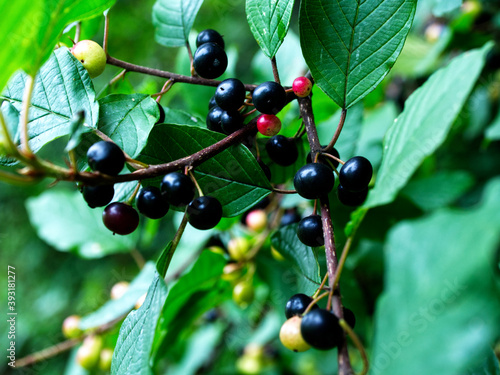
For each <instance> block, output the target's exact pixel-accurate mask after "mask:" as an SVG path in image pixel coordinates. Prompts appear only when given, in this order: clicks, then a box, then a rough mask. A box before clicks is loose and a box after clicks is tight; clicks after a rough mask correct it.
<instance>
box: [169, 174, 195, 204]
mask: <svg viewBox="0 0 500 375" xmlns="http://www.w3.org/2000/svg"><path fill="white" fill-rule="evenodd" d="M161 192H162V194H163V196H164V197H165V199H166V200H167V202H168V203H170V204H171V205H172V206H176V207H181V206H185V205H186V204H188V203H189V202H191V201H192V200H193V198H194V193H195V186H194V183H193V181H191V179H190V178H189V177H188V176H186V175H185V174H182V173H180V172H172V173H169V174H167V175H166V176H165V177H163V181H162V182H161Z"/></svg>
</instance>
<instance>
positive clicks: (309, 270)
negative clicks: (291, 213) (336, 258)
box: [271, 224, 321, 294]
mask: <svg viewBox="0 0 500 375" xmlns="http://www.w3.org/2000/svg"><path fill="white" fill-rule="evenodd" d="M271 243H272V245H273V247H274V248H275V249H276V250H278V252H279V253H280V254H281V255H283V257H284V258H285V259H286V260H287V261H288V262H289V263H290V265H291V266H292V267H293V268H294V269H295V270H296V271H297V273H298V274H299V275H301V276H302V277H303V282H302V287H303V288H305V289H301V293H311V294H312V293H314V291H315V290H316V288H317V287H318V284H319V282H321V280H320V268H319V263H318V256H317V254H316V252H315V251H314V250H313V248H311V247H309V246H306V245H304V244H303V243H302V242H300V240H299V238H298V237H297V225H296V224H291V225H286V226H284V227H283V228H281V229H280V230H278V231H276V232H275V233H274V234H273V235H272V237H271Z"/></svg>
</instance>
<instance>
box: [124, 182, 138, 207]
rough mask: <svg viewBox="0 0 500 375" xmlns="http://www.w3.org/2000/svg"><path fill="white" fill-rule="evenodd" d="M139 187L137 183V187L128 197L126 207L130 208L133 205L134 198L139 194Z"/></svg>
mask: <svg viewBox="0 0 500 375" xmlns="http://www.w3.org/2000/svg"><path fill="white" fill-rule="evenodd" d="M140 187H141V183H140V182H138V183H137V186H136V187H135V189H134V191H133V192H132V194H131V195H130V197H129V198H128V199H127V204H128V205H130V206H132V204H133V203H134V199H135V196H136V195H137V193H138V192H139V189H140Z"/></svg>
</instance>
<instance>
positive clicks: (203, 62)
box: [193, 42, 227, 79]
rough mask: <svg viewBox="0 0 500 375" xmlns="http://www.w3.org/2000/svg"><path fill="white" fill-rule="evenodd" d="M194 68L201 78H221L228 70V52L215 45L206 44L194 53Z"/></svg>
mask: <svg viewBox="0 0 500 375" xmlns="http://www.w3.org/2000/svg"><path fill="white" fill-rule="evenodd" d="M193 66H194V69H195V70H196V73H198V75H199V76H200V77H203V78H208V79H212V78H217V77H220V76H221V75H222V74H223V73H224V72H225V71H226V68H227V55H226V52H224V50H223V49H222V48H221V47H219V45H217V44H215V43H210V42H209V43H204V44H202V45H201V46H200V47H198V49H197V50H196V52H195V53H194V57H193Z"/></svg>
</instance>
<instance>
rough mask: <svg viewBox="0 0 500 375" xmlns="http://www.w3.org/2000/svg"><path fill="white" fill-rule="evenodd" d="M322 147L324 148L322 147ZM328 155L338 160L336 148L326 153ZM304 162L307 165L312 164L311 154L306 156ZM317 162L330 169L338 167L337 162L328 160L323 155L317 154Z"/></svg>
mask: <svg viewBox="0 0 500 375" xmlns="http://www.w3.org/2000/svg"><path fill="white" fill-rule="evenodd" d="M322 147H325V146H322ZM328 154H330V155H333V156H335V157H336V158H337V159H340V155H339V152H338V151H337V149H336V148H333V149H331V150H330V151H328ZM306 162H307V163H312V162H313V160H312V158H311V153H308V154H307V157H306ZM318 162H319V163H323V164H325V165H327V166H329V167H331V168H332V169H334V168H337V167H338V166H339V162H338V161H337V160H335V159H332V158H329V157H328V156H324V155H323V154H319V157H318Z"/></svg>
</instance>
